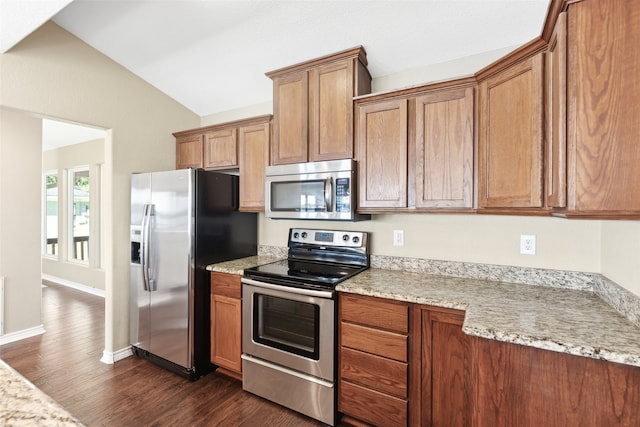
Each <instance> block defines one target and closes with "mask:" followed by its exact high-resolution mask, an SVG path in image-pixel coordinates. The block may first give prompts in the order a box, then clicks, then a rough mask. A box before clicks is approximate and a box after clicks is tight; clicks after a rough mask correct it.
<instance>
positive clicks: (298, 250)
mask: <svg viewBox="0 0 640 427" xmlns="http://www.w3.org/2000/svg"><path fill="white" fill-rule="evenodd" d="M288 245H289V251H288V258H287V259H284V260H281V261H276V262H272V263H269V264H264V265H259V266H256V267H252V268H247V269H245V270H244V276H245V277H247V278H250V279H255V280H261V281H264V282H269V283H274V284H279V285H285V286H295V287H304V288H322V289H333V288H335V286H336V285H337V284H338V283H340V282H341V281H343V280H346V279H348V278H350V277H352V276H354V275H355V274H358V273H360V272H361V271H364V270H366V269H367V268H369V253H368V234H367V233H365V232H350V231H329V230H311V229H300V228H292V229H290V230H289V241H288Z"/></svg>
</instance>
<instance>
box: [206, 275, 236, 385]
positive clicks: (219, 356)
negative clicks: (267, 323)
mask: <svg viewBox="0 0 640 427" xmlns="http://www.w3.org/2000/svg"><path fill="white" fill-rule="evenodd" d="M241 286H242V285H241V284H240V276H238V275H235V274H227V273H218V272H212V273H211V363H213V364H214V365H217V366H218V372H220V373H223V374H225V375H228V376H231V377H233V378H236V379H240V380H241V379H242V360H241V358H240V356H241V355H242V288H241Z"/></svg>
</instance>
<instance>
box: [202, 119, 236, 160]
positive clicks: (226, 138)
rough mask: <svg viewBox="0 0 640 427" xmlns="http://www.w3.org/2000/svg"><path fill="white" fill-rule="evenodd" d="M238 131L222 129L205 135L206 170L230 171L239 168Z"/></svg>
mask: <svg viewBox="0 0 640 427" xmlns="http://www.w3.org/2000/svg"><path fill="white" fill-rule="evenodd" d="M236 134H237V132H236V129H235V128H231V129H222V130H218V131H215V132H210V133H206V134H205V135H204V168H205V169H229V168H234V167H237V166H238V145H237V143H236Z"/></svg>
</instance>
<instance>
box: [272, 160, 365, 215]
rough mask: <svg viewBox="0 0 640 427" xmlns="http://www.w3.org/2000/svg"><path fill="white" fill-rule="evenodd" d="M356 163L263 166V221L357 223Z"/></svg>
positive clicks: (338, 162)
mask: <svg viewBox="0 0 640 427" xmlns="http://www.w3.org/2000/svg"><path fill="white" fill-rule="evenodd" d="M356 182H357V173H356V162H355V161H354V160H351V159H346V160H329V161H322V162H310V163H294V164H289V165H277V166H267V168H266V170H265V215H266V217H267V218H281V219H283V218H287V219H316V220H318V219H320V220H335V221H358V220H363V219H369V218H370V215H359V214H356V204H357V197H358V192H357V188H356Z"/></svg>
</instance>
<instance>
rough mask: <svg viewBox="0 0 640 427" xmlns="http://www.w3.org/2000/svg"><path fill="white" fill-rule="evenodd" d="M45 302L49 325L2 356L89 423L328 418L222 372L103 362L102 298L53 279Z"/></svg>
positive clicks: (131, 360) (305, 422) (295, 422)
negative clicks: (189, 376)
mask: <svg viewBox="0 0 640 427" xmlns="http://www.w3.org/2000/svg"><path fill="white" fill-rule="evenodd" d="M42 308H43V323H44V327H45V330H46V331H47V332H46V333H45V334H43V335H40V336H37V337H32V338H28V339H25V340H21V341H18V342H14V343H10V344H6V345H4V346H0V358H1V359H3V360H4V361H5V362H7V363H8V364H9V365H11V366H12V367H13V368H14V369H16V370H17V371H18V372H20V373H21V374H22V375H23V376H24V377H26V378H27V379H29V380H30V381H31V382H32V383H34V384H35V385H36V386H37V387H38V388H40V389H41V390H43V391H44V392H45V393H47V394H48V395H49V396H51V397H52V398H53V399H54V400H56V401H57V402H58V403H60V404H61V405H62V406H63V407H65V408H66V409H67V410H68V411H69V412H71V413H72V414H73V415H74V416H75V417H76V418H78V419H79V420H80V421H81V422H82V423H84V424H86V425H88V426H133V425H141V426H247V427H248V426H321V425H323V424H321V423H319V422H316V421H314V420H312V419H310V418H308V417H305V416H303V415H300V414H298V413H296V412H293V411H290V410H288V409H286V408H283V407H281V406H279V405H276V404H273V403H271V402H269V401H266V400H264V399H261V398H259V397H256V396H254V395H251V394H249V393H246V392H244V391H242V384H241V383H240V382H238V381H235V380H232V379H229V378H227V377H224V376H222V375H219V374H217V373H213V374H209V375H206V376H205V377H203V378H201V379H199V380H197V381H195V382H189V381H188V380H186V379H183V378H182V377H179V376H178V375H175V374H173V373H171V372H168V371H165V370H164V369H161V368H159V367H157V366H155V365H153V364H151V363H150V362H148V361H145V360H141V359H137V358H135V357H133V356H132V357H128V358H126V359H124V360H121V361H119V362H116V363H115V364H114V365H106V364H104V363H102V362H100V357H101V356H102V350H103V348H104V300H103V299H102V298H100V297H96V296H94V295H90V294H86V293H83V292H80V291H77V290H74V289H70V288H66V287H62V286H57V285H49V286H47V287H46V288H44V289H43V301H42Z"/></svg>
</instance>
